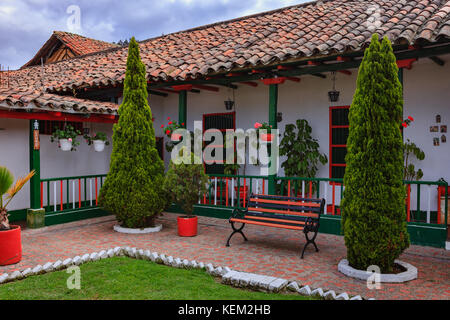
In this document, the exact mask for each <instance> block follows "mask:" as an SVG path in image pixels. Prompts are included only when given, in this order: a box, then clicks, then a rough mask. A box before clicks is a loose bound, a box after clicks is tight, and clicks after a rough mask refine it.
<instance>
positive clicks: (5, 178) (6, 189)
mask: <svg viewBox="0 0 450 320" xmlns="http://www.w3.org/2000/svg"><path fill="white" fill-rule="evenodd" d="M34 174H35V171H34V170H33V171H31V172H30V173H29V174H27V175H26V176H25V177H21V178H19V179H17V181H16V183H15V184H14V185H13V183H14V176H13V174H12V173H11V171H9V170H8V168H6V167H1V166H0V230H9V229H11V227H10V226H9V220H8V211H7V210H6V207H7V206H8V204H9V203H10V202H11V200H12V199H13V198H14V197H15V196H16V194H17V193H18V192H19V191H20V190H21V189H22V188H23V186H24V185H25V184H26V183H27V182H28V181H29V180H30V179H31V178H32V177H33V176H34ZM4 196H5V198H4V199H3V197H4Z"/></svg>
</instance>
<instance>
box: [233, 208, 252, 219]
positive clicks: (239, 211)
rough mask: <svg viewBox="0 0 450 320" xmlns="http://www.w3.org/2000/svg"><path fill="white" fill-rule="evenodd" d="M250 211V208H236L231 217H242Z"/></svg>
mask: <svg viewBox="0 0 450 320" xmlns="http://www.w3.org/2000/svg"><path fill="white" fill-rule="evenodd" d="M247 212H248V209H239V208H236V209H234V210H233V213H232V214H231V217H230V219H231V218H241V217H242V216H243V215H245V214H246V213H247Z"/></svg>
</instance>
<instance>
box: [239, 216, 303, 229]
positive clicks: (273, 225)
mask: <svg viewBox="0 0 450 320" xmlns="http://www.w3.org/2000/svg"><path fill="white" fill-rule="evenodd" d="M230 221H233V222H240V223H245V224H255V225H258V226H266V227H275V228H282V229H292V230H303V229H304V228H303V227H296V226H287V225H280V224H274V223H266V222H258V221H249V220H243V219H236V218H231V219H230Z"/></svg>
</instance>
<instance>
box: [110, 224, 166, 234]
mask: <svg viewBox="0 0 450 320" xmlns="http://www.w3.org/2000/svg"><path fill="white" fill-rule="evenodd" d="M161 229H162V224H158V225H157V226H156V227H153V228H145V229H131V228H124V227H121V226H119V225H115V226H114V231H116V232H119V233H127V234H147V233H154V232H160V231H161Z"/></svg>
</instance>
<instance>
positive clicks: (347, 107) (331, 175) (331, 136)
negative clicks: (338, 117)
mask: <svg viewBox="0 0 450 320" xmlns="http://www.w3.org/2000/svg"><path fill="white" fill-rule="evenodd" d="M336 109H350V106H333V107H330V110H329V123H330V125H329V128H330V129H329V130H330V136H329V137H330V138H329V139H330V141H329V143H328V144H329V145H330V149H329V156H330V165H329V177H330V179H331V178H333V174H332V173H333V167H344V168H345V167H347V165H346V164H343V163H333V148H347V145H342V144H333V129H345V128H349V127H350V126H333V110H336Z"/></svg>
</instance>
